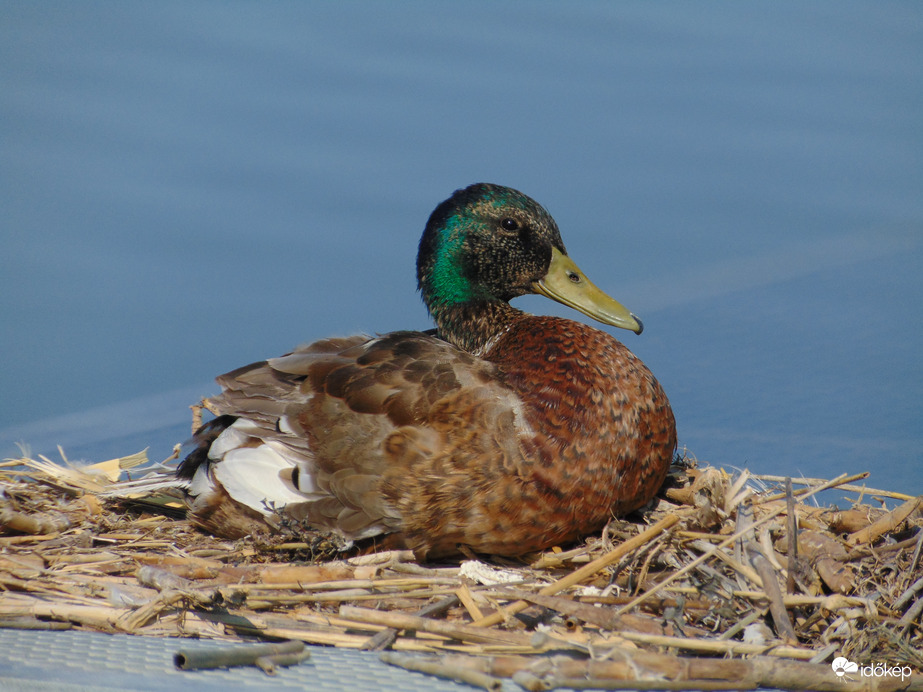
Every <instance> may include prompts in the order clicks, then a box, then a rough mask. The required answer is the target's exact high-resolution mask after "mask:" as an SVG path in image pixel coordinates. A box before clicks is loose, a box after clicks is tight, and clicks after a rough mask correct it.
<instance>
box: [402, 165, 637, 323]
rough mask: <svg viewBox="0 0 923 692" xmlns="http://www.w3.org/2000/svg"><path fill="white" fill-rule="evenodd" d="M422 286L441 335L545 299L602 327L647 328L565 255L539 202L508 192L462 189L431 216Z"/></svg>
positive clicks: (420, 260) (420, 267)
mask: <svg viewBox="0 0 923 692" xmlns="http://www.w3.org/2000/svg"><path fill="white" fill-rule="evenodd" d="M417 283H418V287H419V289H420V292H421V293H422V296H423V301H424V302H425V303H426V307H427V309H428V310H429V312H430V314H431V315H432V317H433V319H434V320H435V321H436V324H437V326H438V327H439V328H440V331H444V328H445V326H446V325H445V321H446V320H447V319H452V318H451V317H450V316H451V315H456V314H458V313H459V311H463V310H467V311H468V312H470V311H471V310H476V309H478V306H485V305H492V304H497V303H503V304H507V303H509V301H510V300H511V299H512V298H515V297H516V296H521V295H525V294H527V293H540V294H542V295H544V296H547V297H548V298H551V299H552V300H556V301H557V302H559V303H563V304H564V305H567V306H570V307H572V308H574V309H576V310H579V311H580V312H582V313H583V314H585V315H587V316H588V317H592V318H593V319H595V320H598V321H599V322H602V323H603V324H608V325H612V326H614V327H621V328H622V329H628V330H631V331H633V332H635V333H637V334H640V333H641V330H642V329H643V326H642V324H641V320H639V319H638V318H637V317H635V316H634V315H633V314H632V313H631V312H629V311H628V309H627V308H625V307H624V306H623V305H622V304H621V303H619V302H617V301H616V300H614V299H612V298H610V297H609V296H608V295H606V294H605V293H603V292H602V291H601V290H600V289H598V288H597V287H596V286H595V285H593V283H592V282H591V281H590V280H589V279H588V278H587V277H586V276H585V275H584V274H583V272H582V271H580V269H579V268H578V267H577V265H576V264H575V263H574V262H573V260H571V259H570V258H569V257H568V256H567V251H566V250H565V249H564V243H563V242H562V241H561V234H560V232H559V231H558V226H557V224H556V223H555V221H554V219H553V218H551V215H550V214H549V213H548V212H547V211H545V209H544V208H543V207H542V206H541V205H540V204H538V203H537V202H536V201H535V200H533V199H531V198H530V197H527V196H526V195H524V194H522V193H521V192H518V191H516V190H513V189H511V188H508V187H503V186H500V185H491V184H488V183H476V184H474V185H471V186H469V187H466V188H464V189H462V190H457V191H456V192H455V194H453V195H452V196H451V197H450V198H449V199H447V200H446V201H445V202H443V203H442V204H440V205H439V206H438V207H436V209H435V210H434V211H433V213H432V214H431V215H430V217H429V221H428V222H427V224H426V229H425V230H424V231H423V238H422V239H421V240H420V251H419V254H418V255H417Z"/></svg>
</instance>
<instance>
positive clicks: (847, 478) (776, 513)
mask: <svg viewBox="0 0 923 692" xmlns="http://www.w3.org/2000/svg"><path fill="white" fill-rule="evenodd" d="M865 476H868V474H867V473H865V474H857V475H856V476H847V475H846V474H845V473H844V474H841V475H839V476H837V477H836V478H834V479H833V480H829V481H827V482H826V483H822V484H821V485H819V486H816V487H814V488H811V489H810V490H809V491H808V492H807V493H805V494H804V497H805V498H808V497H810V496H811V495H814V494H816V493H819V492H821V491H823V490H829V489H831V488H835V487H837V486H838V485H840V484H842V483H846V482H848V481H851V480H854V479H855V478H858V477H863V478H864V477H865ZM785 510H786V505H782V506H781V507H777V508H776V509H774V510H772V511H771V512H769V513H768V514H767V515H766V516H764V517H762V518H761V519H758V520H757V521H755V522H754V523H752V524H750V525H749V526H747V527H745V528H744V529H741V530H740V531H737V532H735V533H733V534H731V535H730V536H728V537H727V538H725V539H724V540H723V541H721V542H720V543H718V545H716V546H713V547H712V549H711V551H710V552H706V553H703V554H702V555H700V556H699V557H697V558H696V559H694V560H693V561H692V562H689V563H687V564H686V565H684V566H683V567H681V568H680V569H678V570H676V571H675V572H673V573H672V574H670V576H668V577H667V578H666V579H664V580H663V581H661V582H660V583H658V584H655V585H654V586H652V587H651V588H649V589H648V590H647V591H645V592H644V593H641V594H639V595H638V596H637V597H635V598H634V599H632V600H631V601H630V602H629V603H626V604H625V605H624V606H622V607H621V608H619V609H618V610H617V611H616V613H615V614H616V615H623V614H624V613H627V612H628V611H629V610H631V609H632V608H635V607H636V606H638V605H640V604H641V603H643V602H644V601H646V600H647V599H648V598H650V597H651V596H653V595H654V594H656V593H657V591H659V590H660V589H662V588H663V587H664V586H666V585H667V584H670V583H672V582H674V581H676V580H677V579H679V578H680V577H681V576H683V575H685V574H688V573H689V572H691V571H692V570H693V569H695V568H696V567H698V566H699V565H700V564H702V563H703V562H705V561H706V560H707V559H708V558H710V557H712V556H713V555H714V554H715V552H717V551H718V550H720V549H722V548H726V547H727V546H729V545H731V544H732V543H733V542H734V541H736V540H737V539H739V538H741V537H742V536H744V535H746V534H748V533H750V532H751V531H753V530H754V529H756V527H757V526H762V525H763V524H765V523H767V522H769V521H771V520H772V519H775V518H776V517H777V516H779V515H780V514H782V512H784V511H785ZM670 517H673V518H674V519H678V517H676V515H669V516H668V517H666V518H667V519H669V518H670ZM674 523H675V522H674Z"/></svg>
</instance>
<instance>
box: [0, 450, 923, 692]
mask: <svg viewBox="0 0 923 692" xmlns="http://www.w3.org/2000/svg"><path fill="white" fill-rule="evenodd" d="M62 456H63V453H62ZM144 461H145V460H144V457H143V455H132V456H130V457H125V458H123V459H115V460H110V461H107V462H102V463H99V464H93V465H83V466H80V465H72V464H69V463H67V460H66V459H64V461H63V462H61V463H52V462H51V461H50V460H48V459H45V458H39V459H31V458H28V457H24V458H21V459H12V460H7V461H5V462H3V463H2V464H0V627H18V628H36V629H66V628H80V629H90V630H95V631H100V632H126V633H130V634H137V635H148V636H169V637H199V638H209V639H215V640H232V641H237V642H242V641H251V642H252V641H268V642H271V641H278V640H291V641H296V642H305V643H309V644H320V645H327V646H339V647H349V648H357V649H373V650H380V651H383V653H382V658H383V660H385V661H387V662H388V663H390V664H393V665H399V666H403V667H406V668H409V669H411V670H417V671H420V672H422V673H426V674H430V675H437V676H443V677H448V678H452V679H455V680H459V681H462V682H466V683H468V684H471V685H475V686H478V687H483V688H485V689H497V688H498V687H499V686H500V682H501V680H502V679H504V678H512V680H514V681H515V682H516V683H518V684H519V685H520V686H521V687H523V688H524V689H527V690H547V689H554V688H557V687H564V688H571V689H636V690H648V689H660V690H682V689H700V690H718V689H757V688H760V687H772V688H778V689H787V690H844V689H862V690H903V689H916V690H923V623H921V613H923V556H921V550H923V497H915V496H910V495H905V494H902V493H900V492H895V491H886V490H876V489H873V488H870V487H868V486H867V484H866V479H867V476H868V474H858V475H854V476H848V477H847V476H840V477H837V478H834V479H790V478H783V477H774V476H768V475H767V476H760V475H755V474H751V473H749V472H748V471H736V472H734V473H729V472H728V471H726V470H723V469H719V468H714V467H711V466H702V465H699V464H697V463H695V462H693V461H691V460H689V459H686V458H682V459H677V463H676V464H674V466H673V468H672V470H671V475H670V479H669V481H668V483H667V485H666V486H665V488H664V490H663V491H662V492H661V495H660V497H659V498H658V499H657V500H656V501H655V503H653V505H652V506H651V507H650V508H649V509H648V510H647V511H645V512H642V513H638V514H636V515H633V516H631V517H628V518H625V519H613V520H612V521H611V522H610V523H609V524H608V525H607V526H606V527H605V528H604V530H602V531H601V532H600V534H599V535H597V536H593V537H590V538H588V539H587V540H586V541H585V542H584V543H582V544H580V545H576V546H561V547H559V548H555V549H553V550H549V551H547V552H545V553H542V554H538V555H531V556H527V557H526V558H524V559H522V560H519V561H511V560H501V559H497V558H490V557H485V556H475V555H469V556H468V558H467V559H463V560H459V561H456V562H449V563H443V564H425V563H424V564H420V563H418V562H417V561H416V560H415V559H414V556H413V555H412V554H411V553H409V552H406V551H390V552H374V546H366V547H365V551H366V552H365V553H364V554H355V553H338V552H337V551H336V548H335V547H333V546H332V545H331V544H329V543H327V542H325V540H324V538H323V537H322V536H315V535H311V534H308V533H305V532H304V531H297V530H295V529H293V528H289V529H287V530H286V531H285V532H283V533H281V534H279V535H276V536H271V537H266V536H255V537H250V538H247V539H244V540H240V541H236V542H229V541H226V540H221V539H218V538H215V537H213V536H209V535H205V534H203V533H201V532H199V531H197V530H195V529H194V528H192V527H191V526H190V525H189V524H188V522H187V521H186V520H185V519H184V518H183V514H182V511H181V504H180V503H177V502H175V501H174V499H171V498H169V497H166V498H163V497H161V498H156V499H155V498H151V497H148V498H136V499H134V500H131V501H124V500H120V501H111V500H106V499H103V496H104V495H105V494H106V489H107V488H110V487H111V484H112V483H115V482H118V481H119V480H120V479H121V480H124V479H125V478H126V477H129V478H131V477H138V475H139V474H140V473H143V466H144ZM139 468H141V469H142V470H139ZM834 490H835V491H837V492H838V493H839V497H841V498H842V497H843V496H844V495H845V496H846V502H847V503H848V504H849V506H848V507H846V508H838V507H836V506H824V504H823V503H822V502H821V501H820V499H822V495H821V494H822V493H825V492H826V491H834ZM828 494H829V493H828ZM369 551H372V552H369ZM299 655H300V654H299ZM839 658H842V659H846V660H848V661H850V662H857V663H858V667H856V669H852V668H845V669H844V668H842V666H841V667H840V668H838V669H835V666H834V665H832V664H833V662H834V661H835V660H836V659H839ZM280 660H282V659H280ZM292 660H300V659H297V656H296V658H294V659H292ZM863 671H864V672H863Z"/></svg>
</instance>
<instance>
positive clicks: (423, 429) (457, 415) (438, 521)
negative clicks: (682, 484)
mask: <svg viewBox="0 0 923 692" xmlns="http://www.w3.org/2000/svg"><path fill="white" fill-rule="evenodd" d="M416 270H417V285H418V290H419V292H420V294H421V297H422V299H423V302H424V304H425V306H426V308H427V310H428V313H429V316H430V317H431V318H432V320H433V322H434V323H435V328H434V329H431V330H429V331H396V332H391V333H387V334H383V335H377V336H368V335H357V336H350V337H343V338H328V339H323V340H320V341H316V342H314V343H310V344H306V345H302V346H299V347H298V348H296V349H295V350H294V351H292V352H291V353H288V354H286V355H283V356H280V357H276V358H269V359H268V360H264V361H260V362H257V363H253V364H251V365H247V366H244V367H241V368H238V369H236V370H233V371H231V372H229V373H226V374H224V375H221V376H220V377H218V378H217V382H218V384H220V386H221V392H220V394H218V395H216V396H214V397H212V398H210V399H208V400H206V402H205V403H206V407H207V408H208V409H209V410H210V411H212V412H213V413H214V414H215V417H214V418H213V419H212V420H210V421H209V422H207V423H205V424H204V425H203V426H202V427H201V428H199V430H198V431H197V432H196V433H195V435H194V437H193V440H192V443H193V446H194V448H193V449H192V451H191V452H190V453H189V454H188V456H186V457H185V459H184V460H183V461H182V462H181V463H180V464H179V466H178V468H177V470H176V480H177V481H178V482H179V483H181V484H182V487H183V490H184V493H185V495H186V500H187V514H188V516H189V518H190V520H191V521H192V522H193V523H194V524H195V525H196V526H198V527H199V528H201V529H203V530H205V531H208V532H211V533H213V534H216V535H218V536H223V537H227V538H240V537H243V536H247V535H253V534H258V533H261V532H262V533H266V532H272V531H274V530H278V529H279V527H280V526H281V525H282V524H283V523H284V524H285V525H288V526H292V525H295V526H300V527H304V528H305V529H311V530H316V531H320V532H325V533H326V534H329V535H333V536H335V537H338V538H339V539H341V540H342V542H343V545H347V546H352V545H354V544H355V543H356V542H359V541H364V540H366V539H372V542H373V543H375V544H376V545H383V546H387V547H392V548H402V549H408V550H411V551H413V553H414V555H415V556H416V557H418V558H419V559H421V560H431V559H435V558H442V557H449V556H453V555H464V554H467V555H470V554H471V553H474V554H482V555H497V556H506V557H517V556H523V555H526V554H531V553H535V552H539V551H542V550H546V549H548V548H551V547H553V546H557V545H566V544H569V543H573V542H575V541H578V540H581V539H583V538H585V537H587V536H590V535H592V534H593V533H595V532H597V531H599V530H601V529H602V527H603V526H604V525H605V524H606V523H607V522H608V521H610V520H611V519H612V518H613V517H620V516H624V515H625V514H628V513H630V512H633V511H635V510H638V509H639V508H642V507H643V506H645V505H647V504H648V503H649V502H650V501H651V500H652V499H653V498H654V496H655V494H656V493H657V492H658V490H659V488H660V487H661V485H662V484H663V483H664V480H665V477H666V475H667V472H668V469H669V467H670V464H671V462H672V460H673V456H674V453H675V451H676V424H675V420H674V415H673V411H672V409H671V407H670V403H669V401H668V399H667V396H666V394H665V393H664V390H663V388H662V387H661V385H660V383H659V382H658V381H657V379H656V378H655V377H654V375H653V374H652V373H651V371H650V370H649V369H648V368H647V367H646V366H645V365H644V363H642V362H641V360H639V359H638V358H637V357H636V356H635V355H634V354H633V353H632V352H631V351H630V350H629V349H628V348H627V347H626V346H624V345H623V344H622V343H621V342H620V341H618V340H617V339H615V338H614V337H613V336H611V335H610V334H608V333H607V332H605V331H602V330H601V329H597V328H595V327H592V326H589V325H588V324H585V323H583V322H579V321H575V320H570V319H564V318H560V317H553V316H542V315H532V314H529V313H526V312H524V311H522V310H520V309H517V308H515V307H513V306H512V305H510V301H511V300H512V299H513V298H516V297H518V296H522V295H525V294H540V295H543V296H546V297H548V298H550V299H551V300H554V301H557V302H558V303H562V304H564V305H566V306H568V307H570V308H573V309H575V310H577V311H579V312H580V313H583V314H584V315H586V316H587V317H589V318H592V319H593V320H595V321H597V322H599V323H602V324H603V325H608V326H612V327H617V328H622V329H626V330H628V331H631V332H635V333H636V334H640V333H641V331H642V329H643V325H642V323H641V320H640V319H639V318H638V317H636V316H635V315H634V314H633V313H631V312H630V311H629V310H628V309H627V308H625V307H624V306H623V305H622V304H620V303H619V302H617V301H616V300H614V299H613V298H611V297H609V296H608V295H607V294H606V293H604V292H603V291H602V290H601V289H599V288H597V287H596V285H594V284H593V283H592V282H591V281H590V280H589V279H588V278H587V277H586V275H585V274H584V273H583V272H582V271H581V270H580V269H579V268H578V267H577V265H576V264H575V262H574V261H573V260H572V259H571V258H570V257H569V256H568V254H567V251H566V250H565V247H564V243H563V241H562V240H561V234H560V232H559V230H558V226H557V224H556V223H555V221H554V219H553V218H552V216H551V215H550V214H549V213H548V212H547V211H546V210H545V209H544V208H543V207H542V206H541V205H539V204H538V203H537V202H536V201H534V200H533V199H531V198H530V197H528V196H526V195H525V194H523V193H521V192H519V191H517V190H514V189H512V188H509V187H504V186H501V185H495V184H489V183H476V184H473V185H469V186H468V187H465V188H462V189H459V190H456V191H455V192H454V194H452V195H451V197H449V198H448V199H446V200H445V201H444V202H442V203H441V204H439V205H438V206H437V207H436V208H435V210H434V211H433V212H432V214H431V215H430V217H429V220H428V222H427V223H426V226H425V229H424V231H423V236H422V238H421V240H420V244H419V251H418V255H417V265H416Z"/></svg>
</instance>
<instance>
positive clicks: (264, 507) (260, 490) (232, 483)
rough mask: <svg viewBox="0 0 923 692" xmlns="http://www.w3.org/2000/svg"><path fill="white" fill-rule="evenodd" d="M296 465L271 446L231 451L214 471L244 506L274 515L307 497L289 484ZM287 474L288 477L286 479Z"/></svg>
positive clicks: (213, 468) (229, 491)
mask: <svg viewBox="0 0 923 692" xmlns="http://www.w3.org/2000/svg"><path fill="white" fill-rule="evenodd" d="M293 467H294V464H293V463H292V462H290V461H288V460H287V459H285V457H283V456H282V455H281V454H279V453H278V452H276V451H275V450H274V449H272V448H271V447H269V446H268V445H265V444H263V445H260V446H259V447H244V448H241V449H232V450H229V451H228V452H227V453H226V454H225V455H224V458H223V459H222V460H221V461H220V463H217V464H215V465H214V466H213V467H212V469H211V472H212V474H213V475H214V478H215V480H216V481H218V482H219V483H220V484H221V485H222V486H224V489H225V490H227V492H228V494H229V495H230V496H231V497H232V498H234V499H235V500H237V501H238V502H240V503H241V504H244V505H247V506H248V507H252V508H253V509H255V510H256V511H258V512H261V513H262V514H265V515H267V516H268V515H270V514H272V512H273V509H281V508H282V507H284V506H285V505H287V504H289V503H290V502H304V501H305V496H304V495H302V494H301V493H299V492H296V491H295V489H294V488H293V487H292V485H291V483H289V482H286V479H285V477H284V476H288V475H289V472H290V470H291V469H292V468H293ZM283 472H284V476H283Z"/></svg>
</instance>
